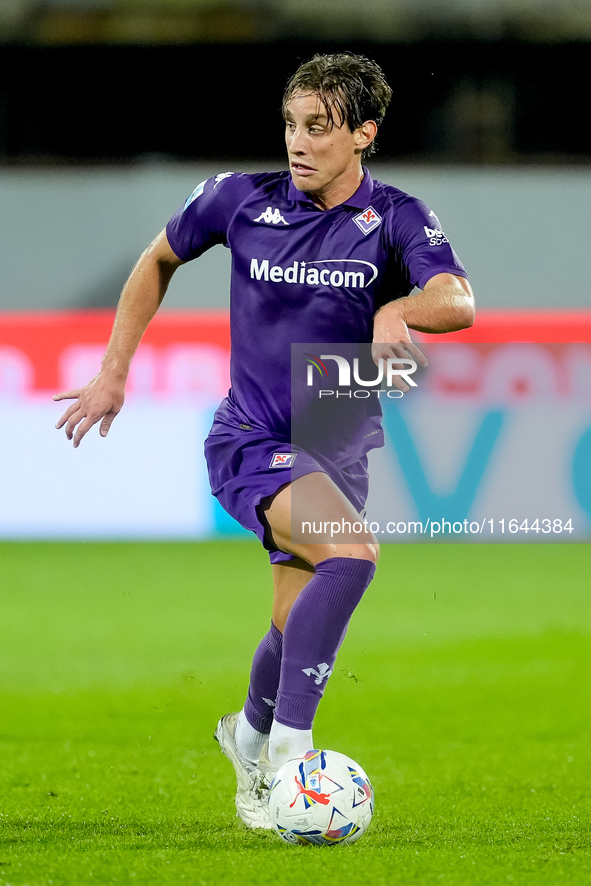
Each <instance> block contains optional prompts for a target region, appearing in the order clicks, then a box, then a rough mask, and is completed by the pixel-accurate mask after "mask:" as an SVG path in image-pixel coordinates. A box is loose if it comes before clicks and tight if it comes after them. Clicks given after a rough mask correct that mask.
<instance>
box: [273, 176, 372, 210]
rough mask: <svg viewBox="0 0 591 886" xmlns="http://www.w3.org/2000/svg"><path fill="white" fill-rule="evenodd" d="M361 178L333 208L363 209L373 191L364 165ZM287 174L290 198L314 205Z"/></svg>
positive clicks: (368, 202)
mask: <svg viewBox="0 0 591 886" xmlns="http://www.w3.org/2000/svg"><path fill="white" fill-rule="evenodd" d="M363 173H364V175H363V179H362V181H361V184H360V185H359V187H358V188H357V190H356V191H355V193H354V194H353V195H352V196H351V197H349V199H348V200H345V202H344V203H340V204H339V205H338V206H333V209H339V208H341V207H346V206H350V207H352V208H353V209H365V207H366V206H369V204H370V201H371V195H372V193H373V179H372V177H371V175H370V174H369V170H368V169H367V168H366V167H365V166H364V167H363ZM288 174H289V187H288V196H289V199H290V200H294V201H295V202H297V203H306V204H309V205H311V206H314V207H316V204H315V203H314V201H313V200H311V199H310V197H308V195H307V194H306V192H305V191H299V190H298V189H297V188H296V186H295V185H294V183H293V179H292V177H291V174H290V173H288Z"/></svg>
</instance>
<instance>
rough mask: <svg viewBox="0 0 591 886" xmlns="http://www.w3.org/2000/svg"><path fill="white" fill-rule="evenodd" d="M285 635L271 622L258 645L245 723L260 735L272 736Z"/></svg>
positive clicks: (245, 710) (246, 704) (253, 663)
mask: <svg viewBox="0 0 591 886" xmlns="http://www.w3.org/2000/svg"><path fill="white" fill-rule="evenodd" d="M282 650H283V634H282V633H281V631H280V630H279V628H276V627H275V625H274V624H273V622H271V628H270V630H269V632H268V633H267V634H265V636H264V637H263V639H262V640H261V642H260V643H259V645H258V648H257V650H256V652H255V654H254V658H253V660H252V668H251V671H250V683H249V686H248V697H247V699H246V702H245V704H244V714H245V716H246V719H247V720H248V722H249V723H250V725H251V726H253V727H254V728H255V729H256V730H258V732H270V731H271V724H272V722H273V708H274V707H275V700H276V698H277V687H278V686H279V674H280V673H281V653H282Z"/></svg>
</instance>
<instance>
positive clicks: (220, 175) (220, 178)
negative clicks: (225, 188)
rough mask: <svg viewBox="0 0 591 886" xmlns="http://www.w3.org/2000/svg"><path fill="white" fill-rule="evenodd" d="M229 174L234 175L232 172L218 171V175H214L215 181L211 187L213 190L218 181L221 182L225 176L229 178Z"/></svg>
mask: <svg viewBox="0 0 591 886" xmlns="http://www.w3.org/2000/svg"><path fill="white" fill-rule="evenodd" d="M231 175H234V173H233V172H220V174H219V175H216V177H215V183H214V186H213V187H214V190H215V188H217V186H218V185H219V183H220V182H223V180H224V179H225V178H230V176H231Z"/></svg>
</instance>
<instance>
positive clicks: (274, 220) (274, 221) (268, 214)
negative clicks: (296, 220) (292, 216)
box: [255, 206, 289, 225]
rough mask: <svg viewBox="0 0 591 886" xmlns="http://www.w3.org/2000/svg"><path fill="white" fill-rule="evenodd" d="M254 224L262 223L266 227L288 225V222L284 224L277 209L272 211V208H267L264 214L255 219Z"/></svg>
mask: <svg viewBox="0 0 591 886" xmlns="http://www.w3.org/2000/svg"><path fill="white" fill-rule="evenodd" d="M255 222H264V223H265V224H266V225H289V222H286V221H285V219H284V218H283V216H282V215H281V213H280V212H279V210H278V209H273V207H272V206H267V208H266V209H265V211H264V212H261V214H260V215H259V217H258V218H255Z"/></svg>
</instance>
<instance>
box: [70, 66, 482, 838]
mask: <svg viewBox="0 0 591 886" xmlns="http://www.w3.org/2000/svg"><path fill="white" fill-rule="evenodd" d="M251 93H252V96H254V97H252V98H251V100H252V102H253V123H254V118H256V122H257V126H259V127H260V126H261V125H266V124H267V122H268V121H266V120H260V119H259V118H258V116H257V115H256V90H254V91H252V90H251ZM391 95H392V93H391V89H390V87H389V86H388V84H387V82H386V80H385V78H384V75H383V72H382V71H381V69H380V68H379V66H378V65H377V64H376V63H375V62H373V61H371V60H368V59H366V58H365V57H363V56H357V55H352V54H349V53H343V54H336V55H325V56H315V57H314V58H313V59H311V60H310V61H308V62H306V63H304V64H302V65H301V66H300V68H299V69H298V71H297V72H296V73H295V74H294V76H293V77H292V78H291V80H290V81H289V83H288V85H287V87H286V90H285V93H284V98H283V116H284V120H285V140H286V145H287V154H288V161H289V170H288V171H282V172H273V173H255V174H240V173H223V174H220V175H217V176H214V177H212V178H210V179H208V180H207V181H205V182H202V183H201V184H200V185H198V187H197V188H196V189H195V190H194V191H193V193H192V194H191V195H190V196H189V198H188V199H187V201H186V202H185V204H184V205H183V206H182V207H181V208H180V209H179V210H178V211H177V212H176V213H175V214H174V215H173V217H172V218H171V219H170V221H169V222H168V224H167V226H166V228H165V230H163V231H162V232H161V233H160V234H159V236H158V237H156V239H155V240H154V242H153V243H152V244H151V245H150V246H149V247H148V248H147V250H146V251H145V252H144V253H143V254H142V256H141V257H140V259H139V261H138V263H137V264H136V266H135V267H134V269H133V271H132V273H131V275H130V277H129V279H128V281H127V283H126V285H125V287H124V289H123V292H122V295H121V298H120V301H119V305H118V308H117V313H116V318H115V322H114V326H113V330H112V335H111V338H110V341H109V344H108V346H107V349H106V352H105V355H104V358H103V361H102V366H101V370H100V372H99V373H98V375H97V376H95V378H93V379H92V380H91V381H90V382H89V383H88V384H87V385H86V386H85V387H83V388H81V389H79V390H75V391H67V392H64V393H61V394H57V395H56V397H55V399H56V400H63V399H73V400H74V401H75V402H74V403H73V404H72V405H70V406H69V408H68V409H67V410H66V412H65V413H64V414H63V416H62V417H61V418H60V420H59V421H58V423H57V427H58V428H61V427H65V433H66V436H67V437H68V439H70V440H73V443H74V446H78V445H79V444H80V441H81V440H82V438H83V437H84V435H85V434H86V433H87V432H88V430H89V429H90V428H91V427H92V426H93V425H94V424H95V423H97V422H100V434H101V435H102V436H106V435H107V433H108V431H109V428H110V427H111V424H112V422H113V419H114V418H115V416H116V415H117V413H118V412H119V411H120V409H121V407H122V405H123V399H124V387H125V381H126V377H127V373H128V370H129V365H130V361H131V359H132V357H133V354H134V353H135V350H136V348H137V346H138V345H139V343H140V340H141V338H142V335H143V333H144V331H145V329H146V327H147V326H148V324H149V322H150V320H151V318H152V317H153V316H154V314H155V312H156V310H157V308H158V307H159V305H160V303H161V301H162V299H163V297H164V295H165V292H166V290H167V287H168V284H169V282H170V280H171V278H172V276H173V274H174V273H175V271H176V270H177V268H179V266H180V265H182V264H184V263H185V262H189V261H191V260H193V259H195V258H197V257H198V256H200V255H201V254H202V253H203V252H205V250H206V249H208V248H209V247H211V246H213V245H214V244H219V243H221V244H223V245H224V246H227V247H228V248H230V250H231V251H232V259H233V260H232V272H231V307H230V324H231V336H232V353H231V390H230V392H229V395H228V397H227V398H226V399H225V400H224V401H223V402H222V404H221V405H220V407H219V408H218V410H217V412H216V415H215V418H214V422H213V426H212V428H211V432H210V434H209V436H208V438H207V441H206V444H205V453H206V458H207V463H208V470H209V477H210V482H211V487H212V492H213V494H214V495H215V496H216V497H217V498H218V500H219V501H220V502H221V504H222V505H223V506H224V508H226V510H227V511H228V512H229V513H230V514H232V515H233V516H234V517H235V518H236V519H237V520H238V521H239V522H240V523H241V524H242V525H243V526H244V527H246V528H248V529H250V530H252V531H253V532H254V533H255V534H256V535H257V536H258V538H259V539H260V541H261V542H262V544H263V545H264V546H265V548H266V549H267V550H268V551H269V556H270V562H271V569H272V577H273V606H272V620H271V626H270V629H269V631H268V633H267V634H266V635H265V636H264V637H263V639H262V641H261V642H260V644H259V646H258V647H257V649H256V651H255V654H254V659H253V662H252V669H251V674H250V682H249V686H248V693H247V696H246V700H245V703H244V706H243V708H242V710H241V711H240V712H238V713H235V714H227V715H226V716H224V717H222V719H221V720H220V722H219V723H218V726H217V729H216V738H217V739H218V741H219V742H220V746H221V749H222V750H223V751H224V753H225V754H226V755H227V756H228V757H229V758H230V760H231V761H232V763H233V765H234V768H235V770H236V775H237V781H238V787H237V794H236V806H237V810H238V815H239V816H240V818H242V820H243V821H244V822H245V823H246V824H247V825H248V826H250V827H263V828H268V827H270V821H269V816H268V812H267V807H266V803H265V793H266V791H267V789H268V784H269V778H270V777H271V776H272V774H273V772H274V771H276V770H277V768H278V767H279V766H280V765H281V764H282V763H284V762H286V761H287V760H288V759H292V758H293V757H296V756H299V755H300V754H302V753H304V752H305V751H307V750H309V749H310V748H312V747H314V741H313V738H312V724H313V721H314V716H315V713H316V710H317V707H318V704H319V702H320V699H321V696H322V694H323V692H324V689H325V686H326V683H327V680H328V679H329V677H330V675H331V673H332V670H333V668H334V664H335V658H336V655H337V652H338V649H339V647H340V645H341V643H342V641H343V638H344V636H345V633H346V630H347V626H348V624H349V620H350V618H351V615H352V613H353V611H354V610H355V608H356V606H357V604H358V603H359V601H360V600H361V598H362V596H363V594H364V592H365V590H366V589H367V587H368V585H369V583H370V582H371V580H372V578H373V575H374V572H375V568H376V562H377V559H378V545H377V542H376V539H375V538H374V537H373V536H372V535H371V534H370V533H369V532H368V533H366V534H364V535H359V537H356V538H355V539H354V541H350V542H347V543H342V544H333V543H329V542H326V541H320V542H318V543H308V542H306V541H305V540H299V541H297V540H295V541H294V540H293V539H292V533H291V520H292V517H293V516H294V509H296V508H299V509H301V502H311V503H313V504H314V508H315V515H317V517H318V519H321V520H326V521H338V522H340V521H350V522H354V521H355V520H358V519H359V513H360V512H361V511H362V510H363V508H364V504H365V497H366V495H367V488H368V484H367V467H366V466H367V460H366V454H367V451H368V450H369V449H370V448H372V445H375V443H376V439H375V437H374V436H372V435H371V434H369V435H358V438H357V439H356V440H354V441H353V443H351V445H348V446H344V447H342V448H341V451H339V453H338V457H337V456H335V457H331V458H325V459H321V458H319V457H315V456H314V455H312V454H311V453H309V452H305V451H296V450H295V449H293V448H292V445H291V438H290V396H291V391H290V345H291V343H292V342H339V343H340V342H344V343H348V342H351V343H357V342H361V343H362V342H368V343H371V342H372V340H373V342H374V343H375V357H376V359H377V358H378V357H379V356H380V355H383V354H384V353H385V350H384V349H385V348H386V350H387V349H389V353H394V354H396V355H397V356H400V357H402V356H406V357H408V356H409V354H412V355H414V356H415V357H416V358H417V359H419V360H420V359H421V356H422V355H421V354H420V352H419V351H418V350H417V349H416V348H415V346H414V345H413V343H412V340H411V338H410V335H409V328H410V329H416V330H421V331H424V332H431V333H443V332H448V331H451V330H456V329H461V328H463V327H466V326H470V325H471V324H472V322H473V317H474V302H473V294H472V290H471V287H470V284H469V283H468V281H467V277H466V272H465V270H464V268H463V266H462V264H461V263H460V261H459V259H458V258H457V256H456V255H455V253H454V251H453V250H452V248H451V246H450V244H449V242H448V240H447V238H446V237H445V235H444V234H443V232H442V230H441V226H440V224H439V222H438V220H437V217H436V216H435V215H434V213H433V212H432V211H430V209H429V208H428V207H426V206H425V204H424V203H422V202H421V201H419V200H418V199H416V198H414V197H411V196H409V195H407V194H405V193H403V192H402V191H400V190H398V189H397V188H395V187H392V186H389V185H385V184H383V183H381V182H379V181H374V180H373V179H372V177H371V176H370V173H369V171H368V170H367V169H366V168H365V166H364V165H363V161H364V160H365V158H367V157H369V156H370V155H371V153H372V152H373V150H374V147H375V138H376V134H377V131H378V127H379V124H380V122H381V121H382V119H383V116H384V113H385V111H386V108H387V106H388V104H389V102H390V99H391ZM253 137H256V134H255V133H253ZM352 269H353V271H354V272H352ZM415 290H416V291H415ZM296 452H297V458H296V457H295V455H296ZM296 516H297V514H296Z"/></svg>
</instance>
